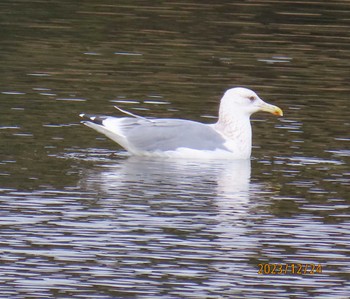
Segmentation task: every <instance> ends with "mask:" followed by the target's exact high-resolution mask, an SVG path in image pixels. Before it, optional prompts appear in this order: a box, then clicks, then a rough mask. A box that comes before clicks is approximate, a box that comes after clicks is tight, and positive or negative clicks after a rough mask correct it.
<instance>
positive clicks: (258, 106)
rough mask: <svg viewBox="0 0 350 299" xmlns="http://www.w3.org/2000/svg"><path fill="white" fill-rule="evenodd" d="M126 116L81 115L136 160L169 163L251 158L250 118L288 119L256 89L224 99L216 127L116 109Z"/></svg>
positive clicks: (232, 91)
mask: <svg viewBox="0 0 350 299" xmlns="http://www.w3.org/2000/svg"><path fill="white" fill-rule="evenodd" d="M115 108H117V109H118V110H120V111H121V112H123V113H124V114H125V115H126V116H123V117H113V116H104V115H93V114H85V113H82V114H80V117H82V118H83V121H82V123H83V124H84V125H86V126H88V127H90V128H92V129H94V130H96V131H97V132H99V133H102V134H104V135H106V136H107V137H109V138H110V139H112V140H113V141H115V142H116V143H118V144H119V145H120V146H122V147H123V148H124V149H126V150H127V151H128V152H129V153H130V154H131V155H135V156H146V157H163V158H202V159H249V158H250V156H251V151H252V128H251V124H250V116H251V115H252V114H253V113H255V112H258V111H265V112H270V113H272V114H274V115H276V116H283V112H282V110H281V109H280V108H279V107H277V106H274V105H271V104H268V103H266V102H264V101H263V100H262V99H261V98H259V96H258V95H257V94H256V93H255V92H254V91H252V90H250V89H247V88H243V87H235V88H231V89H229V90H227V91H226V92H225V93H224V96H223V97H222V98H221V102H220V107H219V117H218V120H217V122H216V123H214V124H205V123H201V122H197V121H192V120H185V119H176V118H145V117H142V116H138V115H135V114H133V113H130V112H128V111H125V110H122V109H120V108H118V107H115Z"/></svg>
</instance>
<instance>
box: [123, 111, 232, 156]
mask: <svg viewBox="0 0 350 299" xmlns="http://www.w3.org/2000/svg"><path fill="white" fill-rule="evenodd" d="M121 130H122V131H123V133H124V135H125V137H126V139H127V140H128V142H130V144H132V145H133V146H134V147H136V148H138V149H140V150H143V151H168V150H176V149H177V148H180V147H185V148H190V149H196V150H215V149H224V150H227V148H226V147H225V146H224V143H225V139H224V138H223V137H222V136H221V135H220V134H219V133H217V132H216V131H215V130H214V129H213V128H212V127H211V126H209V125H206V124H202V123H199V122H195V121H189V120H181V119H136V118H129V117H126V118H123V121H122V125H121Z"/></svg>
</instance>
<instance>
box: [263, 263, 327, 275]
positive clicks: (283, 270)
mask: <svg viewBox="0 0 350 299" xmlns="http://www.w3.org/2000/svg"><path fill="white" fill-rule="evenodd" d="M258 267H259V270H258V274H265V275H283V274H295V275H307V274H311V275H312V274H321V273H322V265H321V264H317V265H316V264H297V263H295V264H294V263H291V264H269V263H262V264H258Z"/></svg>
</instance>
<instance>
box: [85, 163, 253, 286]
mask: <svg viewBox="0 0 350 299" xmlns="http://www.w3.org/2000/svg"><path fill="white" fill-rule="evenodd" d="M250 171H251V168H250V160H237V161H234V160H233V161H216V162H214V161H211V162H208V161H187V160H168V159H166V160H162V159H150V158H140V157H130V158H128V159H125V160H119V161H118V163H115V161H114V163H113V164H111V163H110V162H108V163H105V164H104V165H102V166H98V167H95V168H93V169H92V170H90V171H88V172H87V173H86V174H85V176H83V178H82V180H81V182H80V185H81V189H82V190H84V189H85V190H86V192H87V193H91V192H97V193H98V197H99V201H98V202H97V203H95V204H98V205H99V206H101V207H105V209H107V210H108V211H111V213H112V216H111V217H112V219H113V227H115V229H116V230H118V229H119V227H121V229H122V230H123V231H124V232H125V233H124V234H127V233H126V232H128V231H130V230H132V231H134V230H135V231H137V232H138V233H142V236H138V235H137V233H136V235H135V233H133V234H132V235H131V236H130V235H127V236H126V238H127V240H128V241H129V240H130V239H131V240H134V239H136V240H138V238H141V240H142V242H143V243H145V244H149V243H150V244H152V242H153V241H151V240H150V239H152V238H153V239H156V244H157V248H158V249H157V252H159V253H157V254H158V255H159V254H164V253H163V250H164V248H165V250H169V248H172V249H171V254H172V255H175V256H176V255H181V256H182V255H185V257H186V255H188V257H189V258H193V256H192V251H191V253H186V251H185V252H181V251H178V250H177V248H179V250H181V248H183V246H184V245H186V248H194V249H193V250H196V248H199V250H203V252H202V256H203V254H204V256H205V257H206V258H208V259H211V258H212V256H211V255H210V254H211V253H210V252H214V253H215V252H221V253H220V259H221V260H224V261H231V262H230V268H229V269H226V268H225V267H226V266H227V263H224V264H222V263H220V262H218V263H216V262H215V260H211V262H210V263H211V267H213V268H215V267H218V269H219V268H220V267H221V268H225V269H224V270H222V269H221V270H220V272H223V271H224V272H226V271H229V274H230V275H232V273H239V270H237V269H238V268H239V267H241V263H237V264H236V263H232V261H233V260H238V259H239V260H242V259H244V258H245V255H246V252H247V250H246V249H247V248H250V250H251V249H252V248H253V247H255V246H256V244H255V243H254V242H252V240H250V239H249V237H247V230H248V229H249V228H247V221H246V219H247V217H248V216H249V215H250V213H251V209H252V206H253V205H252V203H251V202H250V192H251V191H250ZM253 208H254V207H253ZM153 239H152V240H153ZM147 240H150V241H147ZM208 241H210V242H208ZM147 242H149V243H147ZM143 246H145V245H143ZM147 246H148V245H147ZM206 248H207V249H206ZM167 252H168V251H167ZM207 252H209V253H207ZM237 252H238V253H239V254H238V255H237ZM249 252H250V251H249ZM214 259H215V258H214ZM161 271H162V273H168V272H170V273H171V269H169V270H167V269H165V268H164V269H162V270H161ZM231 271H232V272H231ZM237 271H238V272H237ZM211 278H212V279H213V280H214V281H215V279H216V276H215V275H214V274H213V275H211ZM218 279H220V278H218Z"/></svg>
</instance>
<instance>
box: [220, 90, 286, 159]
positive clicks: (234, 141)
mask: <svg viewBox="0 0 350 299" xmlns="http://www.w3.org/2000/svg"><path fill="white" fill-rule="evenodd" d="M258 111H266V112H270V113H272V114H275V115H278V116H282V115H283V112H282V110H281V109H280V108H278V107H277V106H274V105H270V104H268V103H265V102H264V101H263V100H262V99H260V97H259V96H258V95H257V94H256V93H255V92H254V91H252V90H250V89H247V88H243V87H236V88H231V89H229V90H227V91H226V92H225V94H224V96H223V97H222V99H221V102H220V109H219V119H218V122H217V123H216V124H214V128H215V129H216V130H217V131H218V132H219V133H221V134H222V135H223V137H224V138H225V139H226V140H227V142H226V144H225V145H226V146H227V147H228V148H229V149H230V150H231V151H232V152H234V153H237V155H239V156H240V158H249V157H250V154H251V147H252V129H251V125H250V116H251V115H252V114H253V113H255V112H258Z"/></svg>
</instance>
